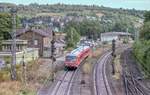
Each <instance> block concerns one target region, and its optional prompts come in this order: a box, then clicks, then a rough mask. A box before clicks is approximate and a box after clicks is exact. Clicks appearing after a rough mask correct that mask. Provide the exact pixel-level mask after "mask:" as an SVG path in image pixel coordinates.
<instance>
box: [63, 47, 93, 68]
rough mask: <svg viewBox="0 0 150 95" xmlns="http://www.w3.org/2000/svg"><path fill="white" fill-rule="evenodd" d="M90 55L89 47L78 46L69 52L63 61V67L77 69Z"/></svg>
mask: <svg viewBox="0 0 150 95" xmlns="http://www.w3.org/2000/svg"><path fill="white" fill-rule="evenodd" d="M90 54H91V49H90V47H89V46H80V47H78V48H76V49H75V50H73V51H71V52H70V53H69V54H68V55H67V56H66V59H65V67H69V68H77V67H78V66H79V65H80V63H81V62H82V61H83V60H84V59H85V58H87V57H88V56H89V55H90Z"/></svg>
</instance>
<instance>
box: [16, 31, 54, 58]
mask: <svg viewBox="0 0 150 95" xmlns="http://www.w3.org/2000/svg"><path fill="white" fill-rule="evenodd" d="M16 36H17V38H18V39H22V40H27V41H28V44H27V46H28V47H30V48H39V56H41V57H50V53H51V52H50V48H51V40H52V39H51V38H52V30H51V29H50V28H46V29H35V28H32V29H18V30H17V32H16ZM45 53H46V54H45Z"/></svg>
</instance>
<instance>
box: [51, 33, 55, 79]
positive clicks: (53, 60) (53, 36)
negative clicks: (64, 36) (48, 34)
mask: <svg viewBox="0 0 150 95" xmlns="http://www.w3.org/2000/svg"><path fill="white" fill-rule="evenodd" d="M55 50H56V48H55V33H54V31H52V41H51V59H52V81H54V66H53V65H54V62H55V61H56V58H55V56H54V53H55Z"/></svg>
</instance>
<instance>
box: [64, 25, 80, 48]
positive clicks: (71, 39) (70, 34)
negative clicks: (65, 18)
mask: <svg viewBox="0 0 150 95" xmlns="http://www.w3.org/2000/svg"><path fill="white" fill-rule="evenodd" d="M65 32H66V33H67V38H66V40H67V47H75V45H76V44H77V42H78V41H79V40H80V34H79V33H78V32H77V31H76V29H75V28H73V27H69V28H67V29H65Z"/></svg>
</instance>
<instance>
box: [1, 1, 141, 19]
mask: <svg viewBox="0 0 150 95" xmlns="http://www.w3.org/2000/svg"><path fill="white" fill-rule="evenodd" d="M14 6H16V7H17V9H18V13H19V15H20V16H21V17H26V16H27V17H33V16H35V15H39V14H41V13H42V14H43V13H45V14H48V13H51V14H53V15H54V13H57V14H58V13H61V15H62V14H63V15H74V16H76V15H95V14H97V13H98V14H99V13H101V14H107V13H119V14H126V15H131V16H136V17H140V18H143V14H144V11H140V10H135V9H130V10H129V9H122V8H120V9H115V8H109V7H103V6H95V5H91V6H87V5H66V4H53V5H49V4H47V5H39V4H36V3H34V4H30V5H15V4H10V3H0V10H1V11H7V12H9V11H10V8H12V7H14ZM48 16H49V14H48Z"/></svg>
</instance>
